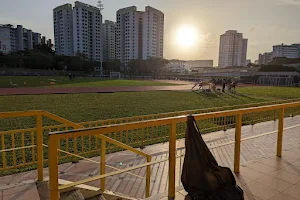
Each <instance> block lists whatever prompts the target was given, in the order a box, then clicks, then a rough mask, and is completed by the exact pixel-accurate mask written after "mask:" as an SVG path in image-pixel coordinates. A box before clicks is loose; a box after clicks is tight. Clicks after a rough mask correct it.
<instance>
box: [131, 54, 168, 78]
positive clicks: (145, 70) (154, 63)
mask: <svg viewBox="0 0 300 200" xmlns="http://www.w3.org/2000/svg"><path fill="white" fill-rule="evenodd" d="M168 63H169V61H168V60H166V59H163V58H154V57H150V58H148V59H147V60H142V59H137V60H131V61H129V63H128V65H127V67H126V69H125V74H128V75H129V76H133V77H134V76H149V75H151V76H154V77H156V76H157V75H158V74H159V73H160V72H162V70H163V68H164V66H166V65H167V64H168Z"/></svg>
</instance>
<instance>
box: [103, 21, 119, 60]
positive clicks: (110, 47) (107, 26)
mask: <svg viewBox="0 0 300 200" xmlns="http://www.w3.org/2000/svg"><path fill="white" fill-rule="evenodd" d="M102 28H103V59H104V61H110V60H115V59H116V22H112V21H109V20H105V22H104V24H103V25H102Z"/></svg>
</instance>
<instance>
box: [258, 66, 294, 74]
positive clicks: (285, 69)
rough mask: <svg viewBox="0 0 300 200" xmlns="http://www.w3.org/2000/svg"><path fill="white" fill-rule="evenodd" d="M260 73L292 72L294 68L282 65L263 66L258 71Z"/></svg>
mask: <svg viewBox="0 0 300 200" xmlns="http://www.w3.org/2000/svg"><path fill="white" fill-rule="evenodd" d="M259 71H260V72H294V71H296V68H295V67H288V66H282V65H263V66H262V67H261V68H260V69H259Z"/></svg>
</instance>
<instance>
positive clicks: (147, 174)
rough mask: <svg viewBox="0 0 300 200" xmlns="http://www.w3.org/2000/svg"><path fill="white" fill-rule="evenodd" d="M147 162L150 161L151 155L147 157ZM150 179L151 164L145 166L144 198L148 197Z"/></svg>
mask: <svg viewBox="0 0 300 200" xmlns="http://www.w3.org/2000/svg"><path fill="white" fill-rule="evenodd" d="M147 162H151V157H147ZM150 179H151V166H150V165H149V166H147V167H146V198H148V197H150Z"/></svg>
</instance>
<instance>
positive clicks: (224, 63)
mask: <svg viewBox="0 0 300 200" xmlns="http://www.w3.org/2000/svg"><path fill="white" fill-rule="evenodd" d="M247 46H248V39H244V38H243V34H242V33H238V32H237V31H235V30H229V31H226V33H225V34H223V35H221V36H220V46H219V67H233V66H243V67H246V58H247Z"/></svg>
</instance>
